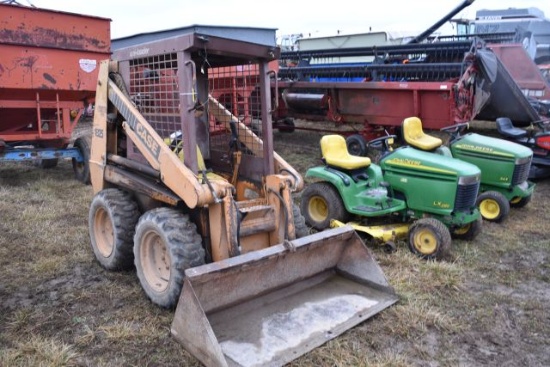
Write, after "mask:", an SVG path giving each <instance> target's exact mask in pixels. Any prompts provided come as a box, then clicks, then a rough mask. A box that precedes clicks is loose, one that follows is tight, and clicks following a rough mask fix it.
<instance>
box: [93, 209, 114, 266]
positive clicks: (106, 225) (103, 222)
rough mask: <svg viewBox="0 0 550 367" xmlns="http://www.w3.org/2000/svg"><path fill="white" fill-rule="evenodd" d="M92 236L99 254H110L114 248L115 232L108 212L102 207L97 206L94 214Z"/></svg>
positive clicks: (104, 255) (107, 255)
mask: <svg viewBox="0 0 550 367" xmlns="http://www.w3.org/2000/svg"><path fill="white" fill-rule="evenodd" d="M94 237H95V242H96V246H97V249H98V250H99V253H100V254H101V256H103V257H109V256H111V254H112V253H113V250H114V243H115V234H114V229H113V223H112V222H111V218H110V217H109V213H108V212H107V211H106V210H105V209H103V208H98V209H97V211H96V212H95V215H94Z"/></svg>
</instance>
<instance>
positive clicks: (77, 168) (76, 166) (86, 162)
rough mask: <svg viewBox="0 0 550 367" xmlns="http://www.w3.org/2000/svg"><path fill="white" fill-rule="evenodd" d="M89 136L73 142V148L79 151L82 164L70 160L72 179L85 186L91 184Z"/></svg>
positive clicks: (90, 144) (90, 143)
mask: <svg viewBox="0 0 550 367" xmlns="http://www.w3.org/2000/svg"><path fill="white" fill-rule="evenodd" d="M91 139H92V138H91V137H90V136H82V137H80V138H78V139H76V141H75V142H74V147H75V148H78V150H80V153H81V154H82V158H83V162H78V161H77V160H76V159H74V158H73V159H72V163H73V172H74V177H75V178H76V179H77V180H78V181H80V182H82V183H83V184H85V185H89V184H90V183H91V180H90V147H91V146H92V140H91Z"/></svg>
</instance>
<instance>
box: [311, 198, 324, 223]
mask: <svg viewBox="0 0 550 367" xmlns="http://www.w3.org/2000/svg"><path fill="white" fill-rule="evenodd" d="M308 210H309V215H310V217H311V218H312V219H313V220H315V221H316V222H322V221H324V220H326V219H327V218H328V205H327V202H326V201H325V199H323V198H322V197H320V196H314V197H312V198H311V199H310V200H309V205H308Z"/></svg>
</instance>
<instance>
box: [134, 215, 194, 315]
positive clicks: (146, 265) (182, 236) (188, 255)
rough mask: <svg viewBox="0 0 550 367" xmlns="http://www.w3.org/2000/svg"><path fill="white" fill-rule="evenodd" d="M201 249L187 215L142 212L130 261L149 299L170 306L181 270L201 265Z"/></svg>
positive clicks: (176, 295) (175, 297) (179, 285)
mask: <svg viewBox="0 0 550 367" xmlns="http://www.w3.org/2000/svg"><path fill="white" fill-rule="evenodd" d="M204 256H205V251H204V249H203V247H202V239H201V237H200V235H199V234H198V233H197V227H196V226H195V224H194V223H192V222H191V220H190V219H189V216H187V215H184V214H182V213H180V212H178V211H176V210H174V209H170V208H157V209H153V210H150V211H148V212H146V213H145V214H143V215H142V216H141V218H140V219H139V222H138V225H137V227H136V233H135V235H134V259H135V260H134V261H135V266H136V272H137V276H138V278H139V281H140V283H141V287H142V288H143V290H144V291H145V294H146V295H147V297H149V299H150V300H151V301H152V302H153V303H155V304H157V305H159V306H161V307H164V308H169V309H170V308H174V307H175V306H176V304H177V302H178V298H179V296H180V293H181V289H182V287H183V280H184V276H185V269H188V268H192V267H195V266H199V265H203V264H204V262H205V261H204Z"/></svg>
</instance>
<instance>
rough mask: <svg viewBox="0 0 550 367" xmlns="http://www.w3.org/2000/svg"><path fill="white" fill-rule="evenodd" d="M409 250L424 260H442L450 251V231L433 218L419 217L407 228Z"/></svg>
mask: <svg viewBox="0 0 550 367" xmlns="http://www.w3.org/2000/svg"><path fill="white" fill-rule="evenodd" d="M408 246H409V250H410V251H411V252H412V253H413V254H415V255H417V256H419V257H421V258H422V259H426V260H443V259H445V258H447V257H448V256H449V254H450V252H451V233H450V232H449V229H448V228H447V227H446V226H445V225H444V224H443V223H442V222H440V221H439V220H437V219H435V218H421V219H418V220H417V221H415V222H414V223H413V224H412V225H411V226H410V228H409V242H408Z"/></svg>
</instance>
